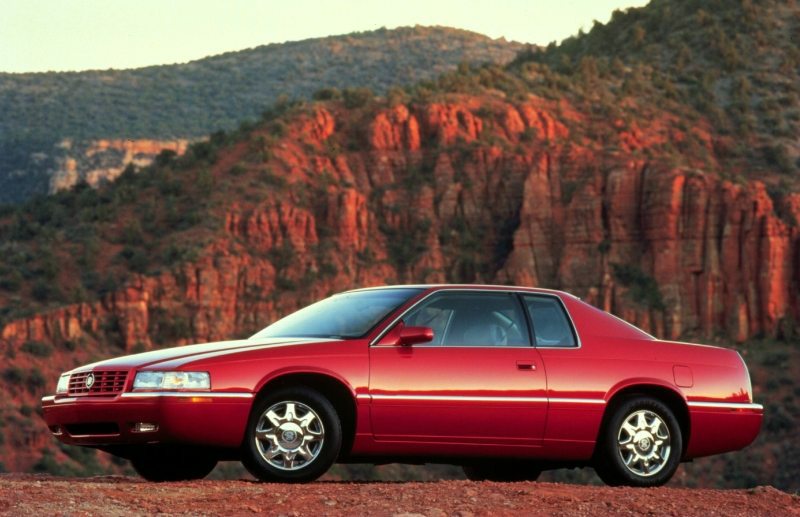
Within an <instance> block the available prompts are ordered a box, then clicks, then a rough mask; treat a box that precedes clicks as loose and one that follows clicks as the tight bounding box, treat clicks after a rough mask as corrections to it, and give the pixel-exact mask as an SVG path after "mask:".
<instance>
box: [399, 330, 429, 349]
mask: <svg viewBox="0 0 800 517" xmlns="http://www.w3.org/2000/svg"><path fill="white" fill-rule="evenodd" d="M428 341H433V329H432V328H430V327H403V328H402V329H401V330H400V336H399V337H398V339H397V344H398V345H401V346H410V345H416V344H417V343H427V342H428Z"/></svg>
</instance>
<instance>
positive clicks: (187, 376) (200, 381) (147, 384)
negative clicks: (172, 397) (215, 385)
mask: <svg viewBox="0 0 800 517" xmlns="http://www.w3.org/2000/svg"><path fill="white" fill-rule="evenodd" d="M133 389H135V390H165V391H172V390H210V389H211V377H210V376H209V375H208V372H139V373H137V374H136V378H134V380H133Z"/></svg>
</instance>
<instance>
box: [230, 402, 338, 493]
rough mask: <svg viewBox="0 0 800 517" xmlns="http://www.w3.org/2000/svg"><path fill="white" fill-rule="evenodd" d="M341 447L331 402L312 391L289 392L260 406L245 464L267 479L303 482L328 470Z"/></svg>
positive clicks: (254, 416) (248, 436) (252, 417)
mask: <svg viewBox="0 0 800 517" xmlns="http://www.w3.org/2000/svg"><path fill="white" fill-rule="evenodd" d="M341 447H342V426H341V422H340V420H339V416H338V415H337V414H336V410H335V409H334V407H333V405H332V404H331V403H330V401H328V399H326V398H325V397H323V396H322V395H320V394H319V393H317V392H316V391H314V390H311V389H308V388H301V387H298V388H286V389H282V390H279V391H276V392H275V393H272V394H269V395H268V396H266V397H264V398H261V399H260V400H258V401H257V402H256V403H255V404H254V406H253V412H252V413H251V415H250V421H249V422H248V424H247V433H246V435H245V442H244V444H243V446H242V449H243V450H242V464H244V466H245V468H247V470H248V471H249V472H250V473H251V474H253V476H255V477H256V478H258V479H260V480H262V481H279V482H292V483H303V482H308V481H313V480H315V479H317V478H318V477H320V476H321V475H323V474H324V473H325V472H327V470H328V469H329V468H330V466H331V465H333V462H334V461H336V458H337V457H338V456H339V450H340V449H341Z"/></svg>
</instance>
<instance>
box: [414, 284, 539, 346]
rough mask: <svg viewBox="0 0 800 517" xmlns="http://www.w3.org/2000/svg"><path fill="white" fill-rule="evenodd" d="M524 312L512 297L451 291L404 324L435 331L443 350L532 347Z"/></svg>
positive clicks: (424, 304) (436, 341) (435, 297)
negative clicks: (458, 347)
mask: <svg viewBox="0 0 800 517" xmlns="http://www.w3.org/2000/svg"><path fill="white" fill-rule="evenodd" d="M524 322H525V319H524V315H523V313H522V308H521V307H520V304H519V302H518V301H517V299H516V297H515V296H514V295H513V294H511V293H496V294H495V293H477V292H463V291H451V292H443V293H439V294H435V295H433V296H431V297H430V298H429V299H427V300H425V301H424V302H422V303H421V304H420V305H419V306H418V307H416V308H414V309H413V310H412V311H411V312H409V313H408V314H407V315H406V316H405V317H404V318H403V323H405V324H406V325H407V326H413V327H431V328H432V329H433V341H431V343H430V345H439V346H484V347H490V346H530V341H529V339H528V332H527V329H526V327H525V323H524Z"/></svg>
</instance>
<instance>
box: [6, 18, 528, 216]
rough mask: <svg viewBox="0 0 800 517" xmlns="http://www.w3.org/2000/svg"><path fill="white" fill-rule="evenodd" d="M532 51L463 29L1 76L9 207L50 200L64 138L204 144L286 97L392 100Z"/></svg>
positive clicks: (374, 34)
mask: <svg viewBox="0 0 800 517" xmlns="http://www.w3.org/2000/svg"><path fill="white" fill-rule="evenodd" d="M520 48H522V45H521V44H518V43H515V42H506V41H501V40H492V39H490V38H488V37H486V36H482V35H479V34H477V33H473V32H469V31H463V30H460V29H450V28H445V27H434V28H427V27H414V28H399V29H393V30H378V31H365V32H361V33H355V34H349V35H342V36H333V37H327V38H314V39H308V40H303V41H297V42H291V43H287V44H272V45H265V46H261V47H256V48H253V49H247V50H243V51H238V52H228V53H224V54H220V55H217V56H211V57H207V58H203V59H199V60H194V61H191V62H189V63H186V64H179V65H159V66H154V67H143V68H137V69H132V70H102V71H84V72H65V73H62V72H53V73H46V72H45V73H35V74H7V73H6V74H0V113H3V114H4V117H3V119H2V120H0V202H14V201H16V202H18V201H20V200H22V199H27V198H29V197H30V196H31V195H34V194H36V193H46V192H47V191H48V185H49V183H50V181H49V180H50V177H51V176H52V175H53V173H54V171H58V170H59V165H58V162H59V160H61V161H63V159H64V152H63V150H61V149H59V148H58V144H59V143H60V142H62V141H63V140H64V139H70V140H72V141H74V142H76V144H78V145H86V146H91V142H87V140H99V139H106V140H107V139H115V138H128V139H149V140H153V139H166V140H174V139H194V138H197V137H201V136H206V135H208V134H209V133H211V132H213V131H215V130H219V129H224V130H230V129H233V128H235V127H237V126H238V125H239V124H240V123H241V122H242V121H244V120H248V119H256V118H258V116H259V115H260V114H261V111H262V110H264V109H267V108H268V107H269V106H270V105H271V104H272V103H273V102H275V101H276V100H277V99H278V97H279V96H280V95H287V96H289V97H297V98H306V99H308V98H310V97H311V96H312V94H313V93H314V92H316V91H317V90H319V89H321V88H322V87H329V88H330V87H335V88H339V89H342V88H348V87H353V88H355V87H358V88H372V89H374V90H375V91H376V92H379V93H385V92H386V91H387V90H388V89H390V88H391V87H393V86H396V85H402V84H409V83H413V82H416V81H418V80H419V79H422V78H426V77H432V76H434V75H436V74H439V73H442V72H444V71H446V70H448V69H452V68H455V67H456V65H458V63H460V62H462V61H467V62H484V61H500V62H503V61H508V60H511V59H512V58H513V57H514V55H515V53H516V50H518V49H520ZM69 157H70V158H73V159H77V160H78V161H80V158H81V157H80V156H69ZM151 158H152V157H151ZM125 165H126V164H125V163H120V164H116V165H115V167H116V168H118V169H122V168H124V167H125Z"/></svg>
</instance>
